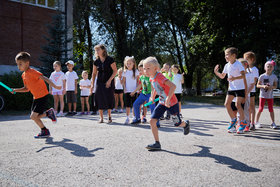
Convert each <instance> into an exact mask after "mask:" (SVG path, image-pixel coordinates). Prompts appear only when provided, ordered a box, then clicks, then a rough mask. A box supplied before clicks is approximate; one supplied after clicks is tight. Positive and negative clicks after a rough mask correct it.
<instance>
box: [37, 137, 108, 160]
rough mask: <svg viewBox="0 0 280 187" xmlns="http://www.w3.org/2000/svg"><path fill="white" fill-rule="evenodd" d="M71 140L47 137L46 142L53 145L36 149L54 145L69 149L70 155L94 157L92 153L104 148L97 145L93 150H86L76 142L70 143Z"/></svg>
mask: <svg viewBox="0 0 280 187" xmlns="http://www.w3.org/2000/svg"><path fill="white" fill-rule="evenodd" d="M70 142H73V140H70V139H67V138H63V140H62V141H53V138H52V137H50V138H47V139H46V144H49V145H53V146H48V147H43V148H41V149H40V150H38V151H36V152H37V153H38V152H41V151H43V150H45V149H50V148H54V147H62V148H64V149H67V150H70V151H71V154H72V155H75V156H79V157H94V156H95V155H94V154H93V153H94V152H96V151H99V150H103V149H104V148H102V147H99V148H96V149H93V150H88V148H86V147H83V146H80V145H78V144H74V143H70Z"/></svg>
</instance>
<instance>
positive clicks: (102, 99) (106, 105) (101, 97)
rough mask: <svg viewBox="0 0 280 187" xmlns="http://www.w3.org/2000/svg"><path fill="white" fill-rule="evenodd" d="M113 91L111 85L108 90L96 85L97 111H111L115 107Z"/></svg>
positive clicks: (103, 86)
mask: <svg viewBox="0 0 280 187" xmlns="http://www.w3.org/2000/svg"><path fill="white" fill-rule="evenodd" d="M113 82H114V81H112V83H113ZM114 91H115V85H114V84H111V86H110V87H109V88H106V85H105V84H103V83H99V84H96V92H95V103H96V105H97V108H98V110H107V109H113V108H114V107H115V97H114Z"/></svg>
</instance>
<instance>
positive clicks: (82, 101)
mask: <svg viewBox="0 0 280 187" xmlns="http://www.w3.org/2000/svg"><path fill="white" fill-rule="evenodd" d="M81 107H82V112H84V111H85V98H84V97H81Z"/></svg>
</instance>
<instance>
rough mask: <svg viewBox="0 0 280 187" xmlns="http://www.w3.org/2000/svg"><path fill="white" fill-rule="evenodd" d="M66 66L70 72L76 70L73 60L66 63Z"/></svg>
mask: <svg viewBox="0 0 280 187" xmlns="http://www.w3.org/2000/svg"><path fill="white" fill-rule="evenodd" d="M66 65H67V69H68V71H70V72H71V71H73V68H74V62H73V61H72V60H69V61H67V62H66Z"/></svg>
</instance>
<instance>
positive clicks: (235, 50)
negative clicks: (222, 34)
mask: <svg viewBox="0 0 280 187" xmlns="http://www.w3.org/2000/svg"><path fill="white" fill-rule="evenodd" d="M227 52H229V53H230V54H232V55H233V54H235V55H236V57H237V56H238V49H237V48H235V47H230V48H227V49H226V50H225V53H227Z"/></svg>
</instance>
